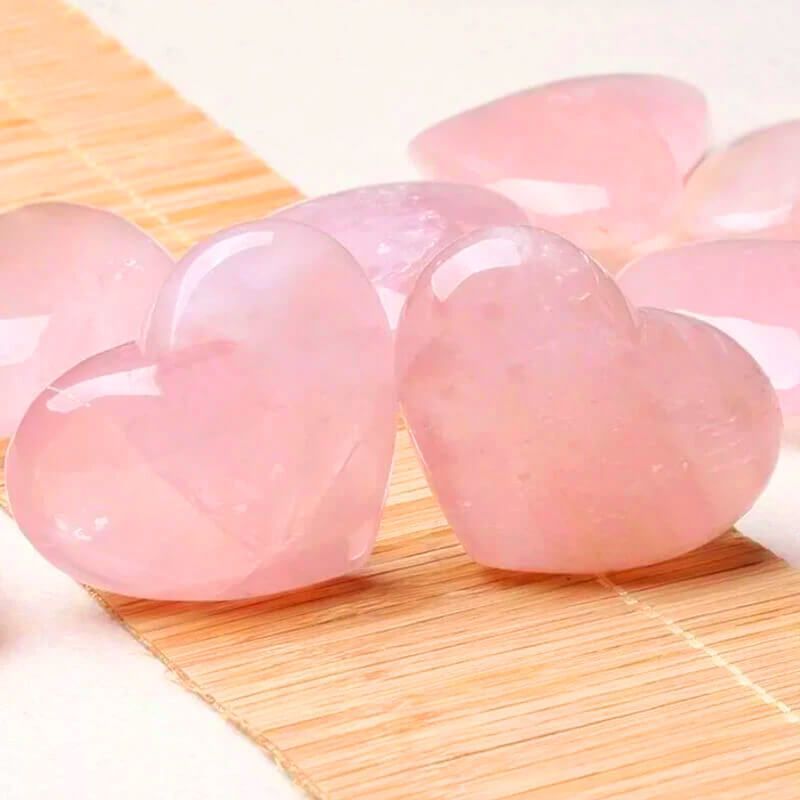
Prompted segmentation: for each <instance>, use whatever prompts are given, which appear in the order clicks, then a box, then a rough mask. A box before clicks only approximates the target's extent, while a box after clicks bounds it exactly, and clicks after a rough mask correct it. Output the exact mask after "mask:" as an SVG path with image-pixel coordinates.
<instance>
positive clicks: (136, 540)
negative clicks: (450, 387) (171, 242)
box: [7, 220, 396, 600]
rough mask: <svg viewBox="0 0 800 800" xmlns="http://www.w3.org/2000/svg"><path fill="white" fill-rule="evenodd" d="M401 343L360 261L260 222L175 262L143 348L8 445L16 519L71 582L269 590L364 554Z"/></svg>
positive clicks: (199, 590) (389, 444)
mask: <svg viewBox="0 0 800 800" xmlns="http://www.w3.org/2000/svg"><path fill="white" fill-rule="evenodd" d="M391 364H392V337H391V333H390V331H389V327H388V325H387V323H386V319H385V316H384V314H383V310H382V309H381V306H380V303H379V302H378V299H377V296H376V295H375V292H374V290H373V288H372V286H371V285H370V283H369V281H368V280H367V279H366V277H365V276H364V274H363V272H362V271H361V269H360V268H359V266H358V265H357V264H356V263H355V261H354V260H353V258H352V256H350V254H349V253H347V251H345V250H344V249H343V248H342V247H341V246H340V245H339V244H337V243H336V242H335V241H333V240H332V239H331V238H330V237H328V236H326V235H325V234H323V233H321V232H319V231H315V230H312V229H310V228H307V227H306V226H303V225H296V224H294V223H290V222H279V221H269V220H267V221H263V222H260V223H252V224H248V225H243V226H240V227H238V228H234V229H231V230H229V231H225V232H223V233H221V234H219V235H217V236H216V237H214V238H213V239H211V240H210V241H209V242H207V243H205V244H201V245H199V246H198V247H196V248H195V249H193V250H192V251H190V253H189V254H188V255H187V256H186V257H185V258H184V259H183V261H181V262H180V264H179V265H178V266H177V267H176V269H175V270H174V271H173V273H172V275H171V276H170V278H169V279H168V281H167V282H166V284H165V285H164V287H163V289H162V290H161V292H160V294H159V295H158V298H157V301H156V303H155V306H154V308H153V310H152V313H151V316H150V322H149V325H148V328H147V330H146V331H145V334H144V336H143V338H142V342H141V344H129V345H125V346H123V347H120V348H117V349H114V350H110V351H108V352H105V353H102V354H100V355H97V356H94V357H93V358H90V359H88V360H87V361H84V362H83V363H81V364H80V365H78V366H77V367H75V368H74V369H72V370H71V371H70V372H68V373H67V374H66V375H64V376H62V377H61V378H59V379H58V380H56V381H55V382H54V383H53V384H52V386H51V387H49V388H48V389H47V390H46V391H45V392H44V393H43V394H41V395H40V396H39V397H38V398H37V399H36V400H35V401H34V403H33V405H32V406H31V408H30V410H29V411H28V413H27V414H26V416H25V418H24V419H23V421H22V423H21V425H20V427H19V430H18V432H17V434H16V436H15V438H14V440H13V442H12V445H11V448H10V450H9V453H8V462H7V481H8V492H9V499H10V501H11V505H12V508H13V511H14V515H15V516H16V518H17V520H18V522H19V525H20V527H21V528H22V530H23V531H24V532H25V533H26V534H27V535H28V537H29V538H30V539H31V541H32V542H33V544H34V545H35V546H36V547H37V548H38V549H39V550H40V551H41V552H42V553H43V554H44V555H45V556H46V557H47V558H48V559H50V561H52V562H53V563H54V564H56V565H57V566H59V567H60V568H62V569H63V570H65V571H66V572H68V573H69V574H70V575H72V576H73V577H75V578H76V579H77V580H79V581H82V582H85V583H90V584H93V585H95V586H98V587H100V588H103V589H108V590H111V591H114V592H119V593H121V594H128V595H134V596H139V597H149V598H161V599H184V600H197V599H201V600H210V599H223V598H236V597H247V596H253V595H266V594H272V593H275V592H280V591H284V590H289V589H294V588H297V587H301V586H306V585H309V584H312V583H316V582H319V581H323V580H327V579H329V578H334V577H337V576H340V575H343V574H345V573H348V572H352V571H353V570H355V569H357V568H358V567H359V566H360V565H362V564H363V563H364V562H365V561H366V559H367V558H368V556H369V554H370V551H371V548H372V544H373V541H374V539H375V535H376V532H377V528H378V520H379V517H380V512H381V508H382V504H383V499H384V495H385V491H386V485H387V481H388V474H389V467H390V463H391V457H392V450H393V444H394V411H395V403H396V400H395V393H394V386H393V375H392V368H391Z"/></svg>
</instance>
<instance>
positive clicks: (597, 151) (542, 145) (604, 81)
mask: <svg viewBox="0 0 800 800" xmlns="http://www.w3.org/2000/svg"><path fill="white" fill-rule="evenodd" d="M706 138H707V109H706V104H705V101H704V99H703V97H702V95H701V94H700V92H698V91H697V90H696V89H694V88H693V87H691V86H688V85H687V84H684V83H681V82H679V81H675V80H672V79H669V78H664V77H660V76H653V75H607V76H596V77H590V78H577V79H571V80H566V81H559V82H557V83H552V84H547V85H545V86H539V87H535V88H533V89H530V90H528V91H524V92H520V93H518V94H513V95H509V96H508V97H503V98H500V99H499V100H495V101H493V102H491V103H488V104H486V105H484V106H480V107H478V108H474V109H471V110H469V111H466V112H464V113H462V114H459V115H457V116H455V117H451V118H450V119H447V120H444V121H443V122H440V123H439V124H438V125H435V126H434V127H432V128H430V129H428V130H426V131H424V132H423V133H422V134H420V135H419V136H418V137H417V138H416V139H414V141H413V142H412V143H411V146H410V153H411V156H412V158H413V160H414V161H415V162H416V163H417V165H418V166H419V168H420V169H421V171H422V172H423V173H424V174H425V175H427V176H428V177H432V178H440V179H445V180H456V181H465V182H470V183H480V184H484V185H487V186H489V187H491V188H493V189H495V190H497V191H499V192H501V193H503V194H505V195H507V196H508V197H509V198H511V199H512V200H514V201H515V202H516V203H518V204H519V205H520V206H521V207H522V208H524V209H525V210H526V211H527V213H528V216H529V218H530V221H531V222H532V223H533V224H535V225H540V226H542V227H544V228H547V229H548V230H553V231H556V232H558V233H560V234H562V235H564V236H566V237H568V238H569V239H571V240H572V241H574V242H576V243H577V244H579V245H580V246H582V247H584V248H586V249H589V250H591V251H592V252H593V253H594V254H595V255H597V256H598V257H600V258H602V259H603V260H604V262H605V263H608V264H618V263H621V262H623V261H624V260H625V259H626V258H627V256H628V254H629V251H630V249H631V248H632V247H633V246H634V245H635V244H637V243H639V242H643V241H646V240H649V239H651V238H653V237H656V236H658V235H659V234H660V233H661V231H662V229H663V228H664V226H665V225H667V223H668V221H669V220H670V219H671V218H672V215H673V214H674V210H675V206H676V204H677V201H678V197H679V194H680V190H681V187H682V182H683V177H684V175H685V173H686V172H687V170H688V169H689V168H690V167H691V166H692V164H693V163H694V162H695V161H697V159H698V158H699V157H700V156H701V154H702V152H703V151H704V150H705V147H706Z"/></svg>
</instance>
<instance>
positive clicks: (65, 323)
mask: <svg viewBox="0 0 800 800" xmlns="http://www.w3.org/2000/svg"><path fill="white" fill-rule="evenodd" d="M171 267H172V261H171V259H170V257H169V256H168V255H167V254H166V253H165V252H164V250H162V249H161V247H159V245H157V244H156V243H155V242H154V241H153V240H152V239H150V238H149V237H148V236H147V235H146V234H145V233H143V232H142V231H140V230H139V229H138V228H136V227H135V226H133V225H131V224H130V223H129V222H126V221H125V220H124V219H122V218H121V217H118V216H116V215H115V214H111V213H109V212H107V211H100V210H97V209H93V208H87V207H85V206H78V205H70V204H68V203H42V204H38V205H31V206H25V207H23V208H19V209H17V210H15V211H10V212H8V213H6V214H2V215H0V439H3V438H7V437H8V436H10V435H11V434H12V433H13V432H14V429H15V428H16V426H17V423H18V422H19V420H20V419H21V418H22V415H23V414H24V412H25V409H26V408H27V407H28V405H29V404H30V403H31V401H32V400H33V398H34V397H36V395H37V394H38V393H39V392H41V391H42V389H44V387H45V386H47V385H48V384H49V383H50V382H51V381H52V380H53V379H54V378H57V377H58V376H59V375H60V374H61V373H62V372H64V371H65V370H67V369H69V368H70V367H71V366H73V365H74V364H76V363H77V362H78V361H81V360H83V359H84V358H87V357H88V356H90V355H93V354H94V353H98V352H100V351H101V350H107V349H109V348H110V347H115V346H116V345H119V344H123V343H124V342H128V341H130V340H131V339H135V338H136V337H137V336H138V335H139V333H140V332H141V330H142V325H143V323H144V319H145V316H146V314H147V311H148V309H149V308H150V306H151V304H152V303H153V300H154V299H155V296H156V294H157V292H158V289H159V287H160V286H161V284H162V283H163V282H164V279H165V278H166V276H167V274H168V272H169V270H170V269H171Z"/></svg>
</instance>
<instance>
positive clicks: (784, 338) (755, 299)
mask: <svg viewBox="0 0 800 800" xmlns="http://www.w3.org/2000/svg"><path fill="white" fill-rule="evenodd" d="M617 280H618V281H619V284H620V286H621V287H622V289H623V291H624V292H625V293H626V295H627V296H628V298H629V299H630V300H632V301H633V302H634V303H636V304H637V305H640V306H655V307H657V308H665V309H668V310H671V311H678V312H681V313H688V314H691V315H693V316H695V317H697V318H698V319H702V320H704V321H705V322H708V323H709V324H711V325H714V326H716V327H717V328H719V329H720V330H722V331H724V332H725V333H727V334H728V335H729V336H730V337H731V338H733V339H735V340H736V341H737V342H738V343H739V344H740V345H742V347H744V348H745V349H746V350H748V351H749V352H750V354H751V355H752V356H753V358H755V359H756V361H758V363H759V364H760V365H761V367H762V369H763V370H764V371H765V372H766V373H767V375H768V376H769V377H770V379H771V380H772V384H773V386H774V387H775V389H776V390H777V392H778V397H779V399H780V401H781V408H782V410H783V413H784V415H785V416H794V415H800V242H784V241H763V240H748V241H735V240H734V241H731V240H728V241H717V242H700V243H697V244H690V245H684V246H682V247H675V248H672V249H670V250H662V251H661V252H658V253H652V254H651V255H648V256H644V257H643V258H640V259H638V260H637V261H634V262H633V263H632V264H630V265H629V266H628V267H626V268H625V269H624V270H623V271H622V272H621V273H620V274H619V275H618V276H617Z"/></svg>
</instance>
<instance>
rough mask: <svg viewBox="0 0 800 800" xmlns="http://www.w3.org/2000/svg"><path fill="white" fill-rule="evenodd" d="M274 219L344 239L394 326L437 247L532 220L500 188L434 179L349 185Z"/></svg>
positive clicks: (291, 207) (344, 243) (277, 215)
mask: <svg viewBox="0 0 800 800" xmlns="http://www.w3.org/2000/svg"><path fill="white" fill-rule="evenodd" d="M273 218H274V219H290V220H293V221H295V222H302V223H304V224H306V225H311V226H313V227H315V228H318V229H319V230H322V231H325V233H327V234H329V235H330V236H333V237H334V239H336V240H337V241H338V242H340V243H341V244H342V245H344V246H345V247H346V248H347V249H348V250H349V251H350V252H351V253H352V254H353V255H354V256H355V258H356V261H358V262H359V264H361V266H362V267H363V268H364V270H365V271H366V273H367V275H368V277H369V279H370V280H371V281H372V283H373V285H374V286H375V289H376V291H377V292H378V295H379V296H380V298H381V302H382V303H383V307H384V309H385V311H386V315H387V317H388V318H389V323H390V325H391V326H392V328H394V327H396V325H397V318H398V317H399V315H400V310H401V309H402V307H403V303H405V299H406V297H407V296H408V293H409V292H410V291H411V289H412V287H413V286H414V282H415V281H416V279H417V277H418V276H419V274H420V272H422V270H423V268H424V267H425V266H426V265H427V264H428V262H429V261H430V260H431V259H432V258H433V257H434V256H435V255H436V254H437V253H438V252H440V251H441V250H442V249H444V248H445V247H446V246H447V245H448V244H450V243H451V242H453V241H455V240H456V239H457V238H458V237H459V236H463V235H464V234H465V233H470V232H471V231H473V230H477V229H478V228H483V227H486V226H489V225H519V224H522V223H524V222H525V219H526V217H525V213H524V212H523V211H522V209H520V208H519V207H518V206H516V205H515V204H514V203H512V202H511V201H510V200H508V199H507V198H505V197H503V196H502V195H500V194H498V193H497V192H492V191H489V190H488V189H484V188H482V187H480V186H470V185H466V184H456V183H437V182H434V181H414V182H410V183H387V184H380V185H377V186H364V187H361V188H358V189H350V190H349V191H345V192H339V193H338V194H331V195H326V196H324V197H316V198H314V199H312V200H306V201H305V202H302V203H298V204H297V205H294V206H290V207H289V208H286V209H282V210H281V211H279V212H278V213H277V214H275V215H273Z"/></svg>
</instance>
